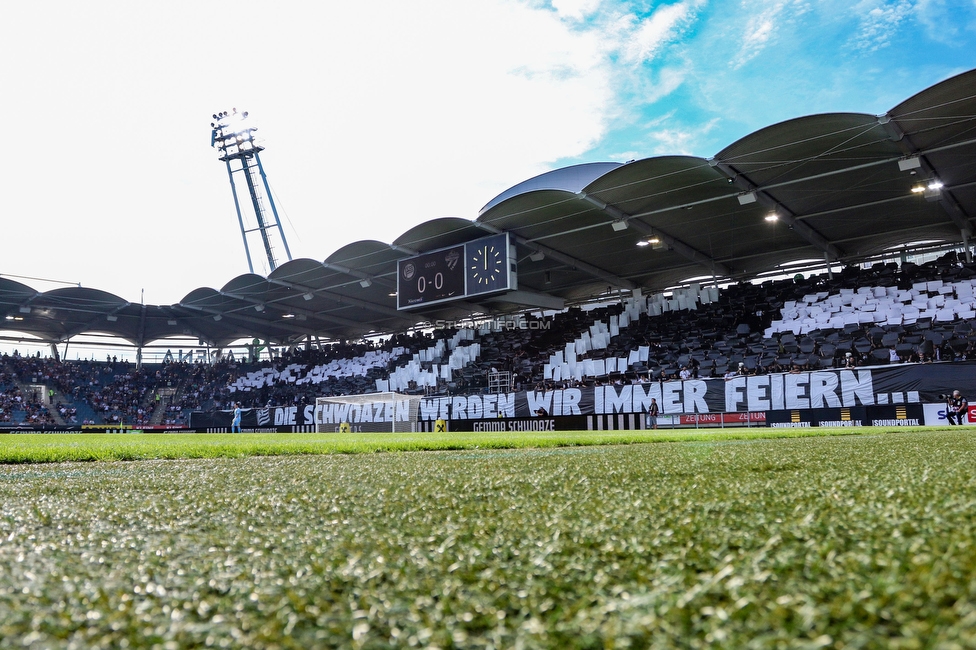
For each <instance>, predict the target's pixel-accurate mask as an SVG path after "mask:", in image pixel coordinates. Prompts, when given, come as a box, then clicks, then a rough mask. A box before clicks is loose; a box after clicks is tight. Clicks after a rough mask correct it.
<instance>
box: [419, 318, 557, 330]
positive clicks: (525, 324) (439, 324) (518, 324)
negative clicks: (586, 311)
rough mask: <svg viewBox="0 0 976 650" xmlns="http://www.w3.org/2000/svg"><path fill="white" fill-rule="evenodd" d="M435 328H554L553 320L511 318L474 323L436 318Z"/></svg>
mask: <svg viewBox="0 0 976 650" xmlns="http://www.w3.org/2000/svg"><path fill="white" fill-rule="evenodd" d="M432 326H433V328H434V329H435V330H446V329H456V330H462V329H482V328H484V327H487V328H489V329H491V330H492V331H499V330H539V331H545V330H548V329H550V328H552V321H536V320H532V321H510V320H488V321H480V322H477V323H473V322H471V321H459V320H435V321H434V322H433V324H432Z"/></svg>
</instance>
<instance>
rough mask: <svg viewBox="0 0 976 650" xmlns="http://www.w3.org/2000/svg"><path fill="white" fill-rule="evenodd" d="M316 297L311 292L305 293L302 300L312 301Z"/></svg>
mask: <svg viewBox="0 0 976 650" xmlns="http://www.w3.org/2000/svg"><path fill="white" fill-rule="evenodd" d="M314 297H315V296H313V295H312V292H311V291H309V292H308V293H303V294H302V298H304V299H305V300H311V299H312V298H314Z"/></svg>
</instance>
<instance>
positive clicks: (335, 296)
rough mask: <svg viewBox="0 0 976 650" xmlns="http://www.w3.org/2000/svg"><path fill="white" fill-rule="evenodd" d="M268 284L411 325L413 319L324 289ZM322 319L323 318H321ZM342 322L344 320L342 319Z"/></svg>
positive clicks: (298, 285) (272, 281)
mask: <svg viewBox="0 0 976 650" xmlns="http://www.w3.org/2000/svg"><path fill="white" fill-rule="evenodd" d="M268 282H271V283H272V284H277V285H279V286H282V287H287V288H289V289H294V290H295V291H300V292H302V293H311V294H315V295H318V296H322V297H323V298H328V299H330V300H335V301H337V302H338V301H342V302H344V303H346V304H348V305H352V306H353V307H362V308H363V309H367V310H369V311H372V312H376V313H377V314H382V315H383V316H388V317H390V318H399V319H402V320H404V321H410V322H411V324H412V323H413V319H412V318H411V317H409V316H407V315H406V314H405V313H404V312H401V311H397V310H396V309H391V308H389V307H384V306H383V305H377V304H376V303H373V302H369V301H366V300H360V299H359V298H352V297H350V296H344V295H342V294H339V293H332V292H331V291H326V290H325V289H317V288H315V287H310V286H308V285H304V284H299V283H297V282H288V281H287V280H275V279H272V278H268ZM322 317H323V318H324V317H325V316H322ZM343 320H344V319H343ZM357 325H359V326H362V323H357Z"/></svg>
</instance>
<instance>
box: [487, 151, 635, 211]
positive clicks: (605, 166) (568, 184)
mask: <svg viewBox="0 0 976 650" xmlns="http://www.w3.org/2000/svg"><path fill="white" fill-rule="evenodd" d="M620 165H621V163H616V162H596V163H583V164H581V165H573V166H571V167H563V168H561V169H554V170H552V171H549V172H545V173H544V174H539V175H538V176H533V177H532V178H530V179H528V180H526V181H522V182H521V183H519V184H518V185H514V186H512V187H510V188H508V189H507V190H505V191H504V192H502V193H501V194H499V195H498V196H496V197H495V198H493V199H492V200H491V201H488V203H487V204H485V207H483V208H481V210H480V211H479V212H478V214H479V215H482V214H484V213H485V212H487V211H488V210H490V209H492V208H493V207H495V206H496V205H498V204H499V203H502V202H503V201H507V200H508V199H510V198H512V197H515V196H518V195H519V194H525V193H527V192H535V191H538V190H562V191H563V192H569V193H571V194H575V193H577V192H579V191H580V190H582V189H583V188H584V187H586V186H587V185H589V184H590V183H592V182H593V181H594V180H596V179H597V178H599V177H600V176H603V175H604V174H606V173H607V172H609V171H611V170H613V169H616V168H617V167H620Z"/></svg>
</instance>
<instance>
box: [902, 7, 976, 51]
mask: <svg viewBox="0 0 976 650" xmlns="http://www.w3.org/2000/svg"><path fill="white" fill-rule="evenodd" d="M973 7H976V0H973ZM915 18H916V19H917V20H918V22H919V23H920V24H921V25H922V29H924V30H925V35H926V36H927V37H928V38H930V39H932V40H933V41H937V42H940V43H953V42H955V41H956V40H957V39H958V38H959V28H960V25H959V13H958V12H954V11H952V7H950V6H948V4H947V3H946V2H945V0H917V3H916V5H915ZM974 26H976V25H970V26H969V27H970V28H972V27H974ZM962 27H963V28H964V29H965V28H966V25H962Z"/></svg>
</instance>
